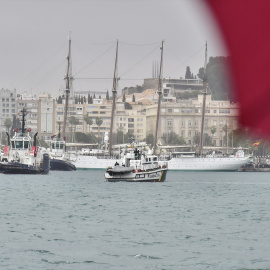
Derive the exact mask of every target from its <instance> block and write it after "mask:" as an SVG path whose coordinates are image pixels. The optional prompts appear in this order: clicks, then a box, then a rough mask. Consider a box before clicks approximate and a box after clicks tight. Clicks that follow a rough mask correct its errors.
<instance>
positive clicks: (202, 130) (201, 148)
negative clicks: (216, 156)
mask: <svg viewBox="0 0 270 270" xmlns="http://www.w3.org/2000/svg"><path fill="white" fill-rule="evenodd" d="M206 65H207V41H206V42H205V59H204V76H203V92H202V94H203V106H202V123H201V136H200V144H199V155H200V156H201V155H202V151H203V133H204V119H205V100H206V94H207V77H206Z"/></svg>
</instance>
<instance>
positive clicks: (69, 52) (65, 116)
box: [62, 36, 71, 140]
mask: <svg viewBox="0 0 270 270" xmlns="http://www.w3.org/2000/svg"><path fill="white" fill-rule="evenodd" d="M70 55H71V38H70V36H69V37H68V55H67V72H66V77H65V78H64V79H65V80H66V90H65V93H66V97H65V110H64V123H63V132H62V133H63V138H64V140H66V124H67V113H68V103H69V94H70V81H71V76H70Z"/></svg>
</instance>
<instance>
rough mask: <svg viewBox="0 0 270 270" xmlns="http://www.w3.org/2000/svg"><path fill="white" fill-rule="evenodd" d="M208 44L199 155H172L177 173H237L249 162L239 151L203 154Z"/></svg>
mask: <svg viewBox="0 0 270 270" xmlns="http://www.w3.org/2000/svg"><path fill="white" fill-rule="evenodd" d="M206 64H207V42H206V44H205V61H204V78H203V92H202V94H203V103H202V118H201V133H200V144H199V150H198V153H195V152H190V153H181V152H180V153H179V152H174V153H172V155H171V157H170V160H169V161H168V167H169V169H170V170H176V171H237V170H238V169H239V168H240V167H242V166H243V165H244V164H246V163H248V162H249V157H246V156H245V154H244V152H243V150H238V151H237V152H236V154H235V155H231V156H217V155H215V154H210V155H209V154H204V153H203V150H204V149H203V136H204V122H205V100H206V95H207V77H206Z"/></svg>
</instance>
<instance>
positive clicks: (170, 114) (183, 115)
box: [146, 95, 238, 146]
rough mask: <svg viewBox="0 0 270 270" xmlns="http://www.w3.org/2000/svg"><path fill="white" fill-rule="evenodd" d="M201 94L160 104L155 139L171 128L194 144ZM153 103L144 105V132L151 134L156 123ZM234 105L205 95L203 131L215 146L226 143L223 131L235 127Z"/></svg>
mask: <svg viewBox="0 0 270 270" xmlns="http://www.w3.org/2000/svg"><path fill="white" fill-rule="evenodd" d="M202 102H203V95H199V96H198V99H190V100H178V101H177V103H169V102H163V103H162V104H161V112H160V122H159V127H160V128H159V133H158V140H159V141H162V136H166V135H167V134H170V133H171V132H175V133H176V134H178V135H179V136H181V137H182V138H184V139H185V141H186V143H187V144H190V145H193V144H194V136H196V135H199V134H200V129H201V120H202ZM156 114H157V105H156V104H155V105H152V106H149V107H147V108H146V123H147V125H146V127H147V129H146V133H147V134H153V135H155V134H154V131H155V127H156ZM237 117H238V105H237V104H234V103H231V102H230V101H219V100H212V99H211V95H207V96H206V114H205V125H204V126H205V128H204V133H207V134H208V135H209V136H211V138H212V141H213V144H214V145H216V146H226V143H227V141H226V142H225V141H224V136H225V132H226V133H227V134H232V131H233V130H236V129H237V128H238V124H237Z"/></svg>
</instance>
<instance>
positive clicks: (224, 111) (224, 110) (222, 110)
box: [219, 109, 230, 114]
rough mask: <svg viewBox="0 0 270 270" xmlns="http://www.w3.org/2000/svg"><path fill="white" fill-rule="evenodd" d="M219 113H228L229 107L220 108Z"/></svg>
mask: <svg viewBox="0 0 270 270" xmlns="http://www.w3.org/2000/svg"><path fill="white" fill-rule="evenodd" d="M219 113H226V114H229V113H230V109H220V110H219Z"/></svg>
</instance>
